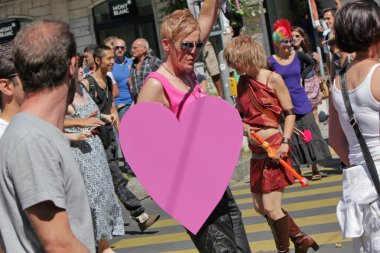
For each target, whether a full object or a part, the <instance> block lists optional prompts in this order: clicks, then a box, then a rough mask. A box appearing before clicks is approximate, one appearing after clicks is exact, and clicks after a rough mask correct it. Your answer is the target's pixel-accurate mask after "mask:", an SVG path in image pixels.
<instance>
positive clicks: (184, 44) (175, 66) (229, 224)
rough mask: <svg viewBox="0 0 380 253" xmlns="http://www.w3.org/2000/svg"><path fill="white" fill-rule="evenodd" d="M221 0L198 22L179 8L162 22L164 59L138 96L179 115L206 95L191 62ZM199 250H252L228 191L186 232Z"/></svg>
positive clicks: (205, 8) (208, 4) (211, 2)
mask: <svg viewBox="0 0 380 253" xmlns="http://www.w3.org/2000/svg"><path fill="white" fill-rule="evenodd" d="M219 8H220V0H205V1H204V3H203V5H202V9H201V13H200V16H199V22H198V20H196V19H195V18H194V17H193V16H192V14H191V13H190V12H189V10H178V11H175V12H173V13H172V14H171V15H169V16H167V17H166V18H165V19H164V22H163V23H162V25H161V37H162V47H163V49H164V51H165V52H166V54H167V59H166V61H165V62H163V64H162V65H161V67H160V68H159V69H158V70H157V71H156V72H153V73H151V74H150V75H149V76H148V77H147V79H146V81H145V83H144V85H143V87H142V89H141V91H140V93H139V97H138V99H137V103H139V102H142V101H151V102H158V103H161V104H163V105H164V106H166V107H168V108H169V109H170V110H171V111H172V112H173V113H174V114H175V115H176V116H177V118H179V116H180V114H181V113H182V112H183V110H185V109H186V106H187V105H188V104H190V103H191V102H192V101H194V100H196V99H198V98H200V97H202V96H206V93H205V92H204V91H203V90H202V89H201V87H200V85H199V84H197V83H196V78H195V74H194V63H195V61H196V59H197V58H198V57H199V55H200V52H201V51H202V48H203V45H204V43H205V42H206V40H207V37H208V35H209V33H210V31H211V29H212V26H213V24H214V22H215V20H216V18H217V16H218V13H219ZM188 234H189V235H190V238H191V240H192V241H193V242H194V244H195V246H196V247H197V249H198V250H199V251H200V252H215V253H217V252H251V251H250V248H249V244H248V240H247V235H246V233H245V230H244V226H243V223H242V219H241V213H240V210H239V208H238V206H237V205H236V202H235V200H234V197H233V196H232V194H231V191H230V190H229V189H228V188H227V190H226V192H225V194H224V195H223V197H222V199H221V200H220V202H219V204H218V205H217V206H216V207H215V209H214V211H213V212H212V213H211V215H210V216H209V218H208V219H207V221H206V222H205V224H204V225H203V226H202V228H201V229H200V230H199V232H198V233H197V234H192V233H191V232H190V231H188Z"/></svg>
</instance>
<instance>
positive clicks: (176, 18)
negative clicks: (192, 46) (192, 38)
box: [160, 9, 201, 43]
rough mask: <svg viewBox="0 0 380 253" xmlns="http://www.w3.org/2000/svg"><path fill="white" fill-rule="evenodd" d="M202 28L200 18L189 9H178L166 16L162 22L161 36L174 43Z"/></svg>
mask: <svg viewBox="0 0 380 253" xmlns="http://www.w3.org/2000/svg"><path fill="white" fill-rule="evenodd" d="M196 30H199V31H200V30H201V28H200V26H199V23H198V20H197V19H196V18H194V16H193V15H192V14H191V12H190V11H189V10H188V9H183V10H176V11H174V12H173V13H172V14H170V15H168V16H166V17H165V18H164V21H163V23H162V24H161V29H160V32H161V37H162V39H167V40H168V41H169V42H170V43H174V42H176V41H179V40H181V39H184V38H186V37H187V36H188V35H189V34H190V33H192V32H194V31H196Z"/></svg>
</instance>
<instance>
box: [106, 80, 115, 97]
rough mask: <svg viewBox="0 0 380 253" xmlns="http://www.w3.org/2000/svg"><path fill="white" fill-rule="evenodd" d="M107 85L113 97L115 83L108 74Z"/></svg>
mask: <svg viewBox="0 0 380 253" xmlns="http://www.w3.org/2000/svg"><path fill="white" fill-rule="evenodd" d="M106 85H107V86H108V90H109V92H111V97H112V94H113V87H112V86H113V83H112V79H111V77H109V76H106Z"/></svg>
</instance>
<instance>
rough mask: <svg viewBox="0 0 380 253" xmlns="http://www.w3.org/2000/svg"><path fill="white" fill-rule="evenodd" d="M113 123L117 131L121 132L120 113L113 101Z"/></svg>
mask: <svg viewBox="0 0 380 253" xmlns="http://www.w3.org/2000/svg"><path fill="white" fill-rule="evenodd" d="M111 123H112V124H114V125H115V127H116V129H117V130H118V131H119V125H120V118H119V113H118V112H117V110H116V106H115V103H114V102H113V101H112V106H111Z"/></svg>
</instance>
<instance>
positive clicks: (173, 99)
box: [146, 72, 207, 118]
mask: <svg viewBox="0 0 380 253" xmlns="http://www.w3.org/2000/svg"><path fill="white" fill-rule="evenodd" d="M149 78H155V79H157V80H158V81H160V82H161V84H162V87H163V88H164V92H165V95H166V98H167V99H168V100H169V103H170V110H171V111H172V112H173V113H174V114H175V115H176V117H177V118H179V116H180V115H181V113H182V112H183V110H184V109H185V108H186V107H187V105H189V104H190V103H191V102H193V101H195V100H197V99H198V98H200V97H204V96H207V94H206V93H205V92H204V91H203V90H202V88H201V86H200V85H199V84H197V83H196V81H195V80H196V79H195V74H194V73H192V74H191V73H190V74H189V78H190V79H191V80H193V83H194V89H193V90H190V91H189V92H188V93H185V92H183V91H181V90H178V89H177V88H175V87H174V86H173V85H172V84H171V83H170V82H169V80H168V79H166V77H164V76H163V75H161V74H160V73H158V72H152V73H150V74H149V75H148V76H147V78H146V80H147V79H149Z"/></svg>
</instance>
